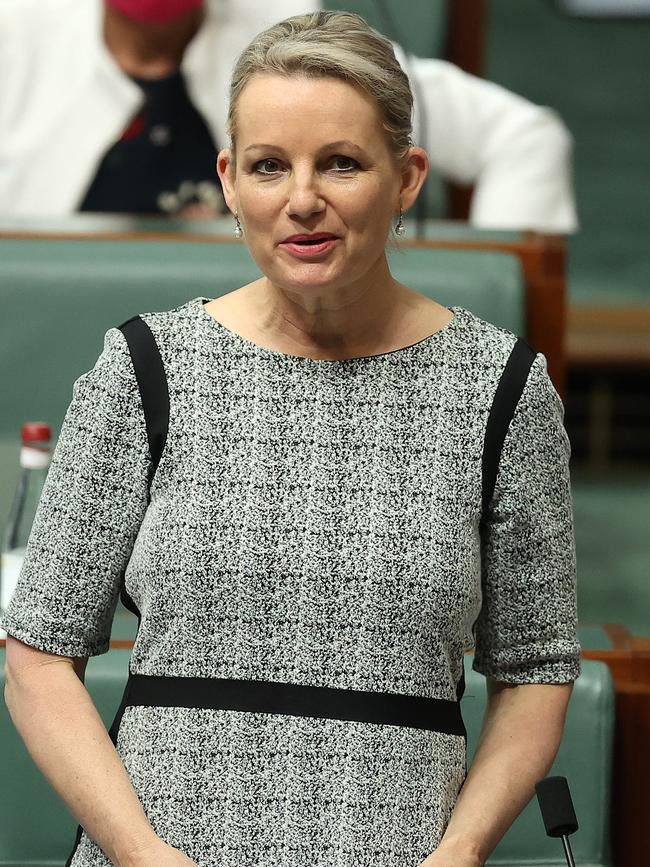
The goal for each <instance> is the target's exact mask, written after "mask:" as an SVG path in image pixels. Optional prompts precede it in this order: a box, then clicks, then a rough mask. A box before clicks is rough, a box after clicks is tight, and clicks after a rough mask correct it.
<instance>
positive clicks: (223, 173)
mask: <svg viewBox="0 0 650 867" xmlns="http://www.w3.org/2000/svg"><path fill="white" fill-rule="evenodd" d="M216 168H217V174H218V175H219V180H220V181H221V188H222V189H223V197H224V199H225V201H226V204H227V205H228V207H229V208H230V210H231V211H232V212H233V214H234V213H235V211H236V210H237V203H236V201H235V164H234V161H233V159H232V153H231V150H230V148H224V149H223V150H220V151H219V153H218V154H217V166H216Z"/></svg>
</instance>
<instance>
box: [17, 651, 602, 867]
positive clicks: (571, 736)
mask: <svg viewBox="0 0 650 867" xmlns="http://www.w3.org/2000/svg"><path fill="white" fill-rule="evenodd" d="M130 654H131V651H130V650H121V649H111V650H109V652H108V653H106V654H103V655H102V656H96V657H92V658H91V659H90V661H89V663H88V668H87V670H86V687H87V689H88V691H89V693H90V695H91V696H92V699H93V701H94V703H95V705H96V707H97V709H98V711H99V714H100V716H101V717H102V720H103V721H104V724H105V725H106V727H107V728H108V727H109V726H110V724H111V723H112V721H113V717H114V715H115V712H116V710H117V708H118V706H119V703H120V700H121V698H122V691H123V689H124V684H125V682H126V677H127V674H128V665H129V658H130ZM4 662H5V651H4V648H2V649H0V666H1V669H2V686H3V689H4ZM471 664H472V656H471V655H470V654H467V655H466V657H465V676H466V681H467V685H466V690H465V695H464V697H463V700H462V712H463V717H464V720H465V725H466V727H467V732H468V755H469V758H470V761H471V757H472V756H473V755H474V749H475V745H476V741H477V737H478V732H479V729H480V724H481V720H482V717H483V712H484V709H485V680H484V678H483V677H482V675H479V674H477V673H476V672H474V671H472V669H471ZM613 723H614V695H613V686H612V680H611V676H610V674H609V669H608V668H607V666H606V665H605V664H604V663H601V662H594V661H591V660H583V672H582V675H581V676H580V678H579V679H578V680H577V682H576V685H575V688H574V692H573V696H572V698H571V703H570V705H569V712H568V715H567V723H566V729H565V734H564V739H563V742H562V746H561V748H560V752H559V753H558V756H557V759H556V761H555V764H554V765H553V768H552V770H551V771H550V772H549V773H550V774H559V775H562V776H566V777H567V778H568V780H569V785H570V788H571V794H572V797H573V803H574V805H575V809H576V814H577V817H578V822H579V823H580V829H579V830H578V831H577V832H576V834H575V835H573V837H572V847H573V850H574V854H575V856H576V862H577V863H578V864H579V865H581V867H605V865H607V867H608V865H610V863H611V862H610V859H609V810H610V778H611V761H612V735H613ZM0 767H2V769H3V779H4V780H5V781H9V782H8V783H7V782H6V783H5V789H4V795H3V799H2V807H1V816H2V820H1V821H0V865H9V864H12V865H21V867H26V865H32V867H36V865H38V867H41V865H46V864H51V865H56V867H59V865H61V867H62V865H63V864H64V863H65V859H66V858H67V856H68V855H69V853H70V851H71V849H72V845H73V843H74V838H75V831H76V827H77V826H76V822H75V820H74V818H73V817H72V815H71V814H70V813H69V812H68V810H67V808H66V807H65V805H64V803H63V802H62V801H61V800H60V799H59V797H58V796H57V795H56V793H55V792H54V790H53V789H52V788H51V787H50V786H49V784H48V783H47V781H46V780H45V778H44V777H43V776H42V774H41V773H40V771H39V770H38V768H37V767H36V765H35V764H34V763H33V761H32V759H31V757H30V756H29V753H28V752H27V750H26V748H25V746H24V744H23V742H22V740H21V738H20V736H19V735H18V732H17V731H16V729H15V727H14V725H13V723H12V721H11V718H10V716H9V713H8V711H7V708H6V706H5V704H4V702H2V703H1V704H0ZM488 864H489V865H494V867H497V865H498V867H506V865H507V867H524V865H526V867H551V865H557V867H561V865H564V864H565V861H564V855H563V852H562V845H561V843H560V841H559V840H551V839H549V838H548V837H546V834H545V832H544V826H543V823H542V820H541V816H540V815H539V809H538V806H537V803H536V801H535V800H533V801H532V802H531V803H530V804H529V805H528V807H526V809H525V810H524V812H523V813H522V814H521V816H520V817H519V818H518V819H517V820H516V821H515V823H514V824H513V826H512V828H511V829H510V830H509V831H508V832H507V834H506V835H505V837H504V838H503V840H502V841H501V843H500V844H499V846H498V848H497V850H496V851H495V853H494V855H493V857H492V858H490V860H489V862H488Z"/></svg>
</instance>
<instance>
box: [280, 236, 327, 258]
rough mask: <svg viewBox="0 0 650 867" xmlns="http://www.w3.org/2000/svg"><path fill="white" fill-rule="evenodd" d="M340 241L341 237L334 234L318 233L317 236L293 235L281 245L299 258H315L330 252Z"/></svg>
mask: <svg viewBox="0 0 650 867" xmlns="http://www.w3.org/2000/svg"><path fill="white" fill-rule="evenodd" d="M339 241H340V238H337V237H336V236H334V235H317V236H316V237H315V238H310V237H309V236H307V235H302V236H301V235H293V236H292V237H291V238H290V239H288V240H287V241H283V242H282V243H281V244H280V246H281V247H283V248H284V249H285V250H286V251H287V252H288V253H289V254H290V255H291V256H295V257H296V258H297V259H315V258H319V257H321V256H324V255H326V254H328V253H329V252H330V251H331V250H333V249H334V247H335V246H336V244H338V242H339Z"/></svg>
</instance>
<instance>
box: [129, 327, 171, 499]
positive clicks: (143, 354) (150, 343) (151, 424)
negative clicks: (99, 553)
mask: <svg viewBox="0 0 650 867" xmlns="http://www.w3.org/2000/svg"><path fill="white" fill-rule="evenodd" d="M117 327H118V328H119V329H120V331H121V332H122V334H123V335H124V337H125V338H126V342H127V344H128V346H129V352H130V353H131V360H132V361H133V368H134V370H135V376H136V379H137V381H138V388H139V389H140V397H141V399H142V409H143V411H144V417H145V422H146V426H147V439H148V441H149V451H150V452H151V466H150V467H149V479H148V491H149V489H150V488H151V482H152V480H153V477H154V475H155V473H156V470H157V468H158V464H159V462H160V458H161V455H162V453H163V449H164V448H165V442H166V440H167V430H168V428H169V389H168V387H167V376H166V375H165V366H164V364H163V360H162V358H161V356H160V350H159V349H158V344H157V343H156V339H155V337H154V336H153V334H152V332H151V329H150V328H149V326H148V325H147V323H146V322H145V321H144V319H142V318H141V317H140V316H133V317H132V318H131V319H127V321H126V322H123V323H122V324H121V325H118V326H117ZM149 496H150V494H149V493H148V497H149Z"/></svg>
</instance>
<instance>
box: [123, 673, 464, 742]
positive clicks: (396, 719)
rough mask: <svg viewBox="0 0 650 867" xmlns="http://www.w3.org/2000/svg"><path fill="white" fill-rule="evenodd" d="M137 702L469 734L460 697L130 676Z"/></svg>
mask: <svg viewBox="0 0 650 867" xmlns="http://www.w3.org/2000/svg"><path fill="white" fill-rule="evenodd" d="M133 705H140V706H144V707H191V708H212V709H223V710H240V711H249V712H256V713H278V714H289V715H291V716H309V717H322V718H324V719H340V720H356V721H358V722H370V723H379V724H382V725H395V726H410V727H412V728H417V729H428V730H429V731H436V732H442V733H444V734H450V735H459V736H462V737H466V732H465V726H464V724H463V718H462V716H461V713H460V703H459V702H458V701H448V700H447V699H440V698H427V697H425V696H417V695H403V694H399V693H390V692H365V691H363V690H357V689H336V688H333V687H326V686H303V685H302V684H295V683H280V682H276V681H268V680H237V679H234V678H219V677H215V678H211V677H166V676H161V675H147V674H129V679H128V682H127V686H126V690H125V694H124V699H123V707H129V706H133Z"/></svg>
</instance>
